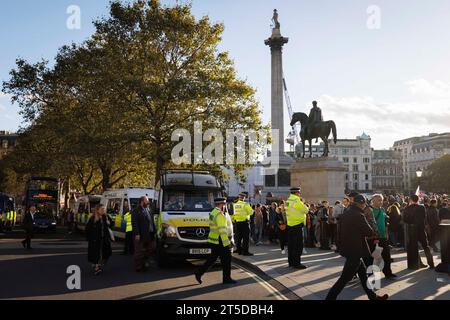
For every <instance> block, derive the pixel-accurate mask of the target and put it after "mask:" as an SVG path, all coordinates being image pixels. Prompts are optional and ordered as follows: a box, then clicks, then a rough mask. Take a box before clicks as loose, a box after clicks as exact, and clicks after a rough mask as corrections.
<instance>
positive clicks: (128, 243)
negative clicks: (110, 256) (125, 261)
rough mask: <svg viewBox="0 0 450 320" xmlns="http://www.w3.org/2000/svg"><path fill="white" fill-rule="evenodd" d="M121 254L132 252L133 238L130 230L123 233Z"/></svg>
mask: <svg viewBox="0 0 450 320" xmlns="http://www.w3.org/2000/svg"><path fill="white" fill-rule="evenodd" d="M123 254H134V239H133V232H132V231H131V232H127V233H125V246H124V248H123Z"/></svg>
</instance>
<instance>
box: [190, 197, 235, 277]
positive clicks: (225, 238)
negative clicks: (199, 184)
mask: <svg viewBox="0 0 450 320" xmlns="http://www.w3.org/2000/svg"><path fill="white" fill-rule="evenodd" d="M214 202H215V204H216V207H215V208H214V209H213V210H212V211H211V213H210V214H209V235H208V243H209V244H210V246H211V255H210V256H209V258H208V260H206V262H205V264H203V266H201V267H200V268H199V269H198V271H197V272H196V273H195V279H196V280H197V281H198V283H200V284H201V283H202V276H203V275H204V274H205V273H206V272H207V271H208V270H209V268H210V267H211V266H212V265H213V264H214V263H215V262H216V260H217V258H218V257H220V262H221V264H222V268H223V278H222V279H223V284H234V283H236V281H235V280H233V279H232V278H231V249H232V244H231V241H230V232H229V227H228V225H229V222H228V223H227V218H226V213H225V211H224V210H225V204H226V199H225V198H216V199H215V200H214Z"/></svg>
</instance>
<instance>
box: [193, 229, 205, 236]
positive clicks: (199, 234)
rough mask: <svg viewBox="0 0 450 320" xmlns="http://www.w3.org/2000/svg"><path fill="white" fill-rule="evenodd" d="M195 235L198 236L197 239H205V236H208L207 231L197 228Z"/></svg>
mask: <svg viewBox="0 0 450 320" xmlns="http://www.w3.org/2000/svg"><path fill="white" fill-rule="evenodd" d="M195 234H196V235H197V237H199V238H203V237H204V236H206V230H205V229H203V228H197V230H195Z"/></svg>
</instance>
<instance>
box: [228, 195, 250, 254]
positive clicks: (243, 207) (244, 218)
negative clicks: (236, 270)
mask: <svg viewBox="0 0 450 320" xmlns="http://www.w3.org/2000/svg"><path fill="white" fill-rule="evenodd" d="M245 197H246V194H245V193H240V194H239V200H238V201H237V202H236V203H234V204H233V212H234V214H233V220H234V221H235V222H236V252H237V253H238V254H242V255H244V256H252V255H253V253H250V252H249V251H248V245H249V241H250V216H251V215H253V213H254V212H253V209H252V207H251V206H250V204H249V203H247V202H245V201H244V200H245Z"/></svg>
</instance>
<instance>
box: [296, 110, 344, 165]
mask: <svg viewBox="0 0 450 320" xmlns="http://www.w3.org/2000/svg"><path fill="white" fill-rule="evenodd" d="M297 122H300V124H301V130H300V139H301V141H302V147H303V155H302V158H305V144H306V143H305V142H306V141H309V156H310V158H312V148H311V144H312V140H314V139H317V138H320V139H322V141H323V142H324V143H325V148H324V150H323V155H322V156H323V157H328V154H329V153H330V150H329V149H328V137H329V136H330V134H331V132H333V141H334V144H336V142H337V130H336V124H335V123H334V121H321V122H315V123H313V124H312V125H311V127H310V121H309V117H308V116H307V115H306V114H305V113H303V112H297V113H294V115H293V116H292V121H291V126H294V125H295V124H296V123H297Z"/></svg>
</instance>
